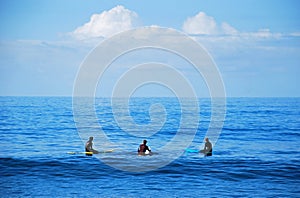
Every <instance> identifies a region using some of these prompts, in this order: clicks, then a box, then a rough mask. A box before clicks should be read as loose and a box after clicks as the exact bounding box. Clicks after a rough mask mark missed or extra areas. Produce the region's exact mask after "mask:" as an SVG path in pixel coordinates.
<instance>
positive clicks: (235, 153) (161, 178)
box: [0, 97, 300, 197]
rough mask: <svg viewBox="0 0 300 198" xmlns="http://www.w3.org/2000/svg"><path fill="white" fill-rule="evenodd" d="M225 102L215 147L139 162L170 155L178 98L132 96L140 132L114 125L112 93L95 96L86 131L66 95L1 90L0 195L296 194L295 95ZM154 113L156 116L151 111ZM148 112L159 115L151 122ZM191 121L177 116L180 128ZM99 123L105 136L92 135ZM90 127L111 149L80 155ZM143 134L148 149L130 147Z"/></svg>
mask: <svg viewBox="0 0 300 198" xmlns="http://www.w3.org/2000/svg"><path fill="white" fill-rule="evenodd" d="M226 102H227V106H226V117H225V121H224V126H223V128H222V133H221V134H220V136H219V138H218V141H217V142H216V143H215V145H214V147H213V156H211V157H203V155H202V154H199V153H194V152H181V153H180V155H178V156H177V157H175V158H174V160H171V161H170V162H169V163H167V164H165V165H163V166H159V167H155V166H154V167H152V169H151V170H149V171H147V170H142V171H139V170H138V167H139V165H136V164H135V163H144V164H150V165H151V164H155V163H158V164H159V162H160V161H159V160H162V158H161V157H160V156H172V152H173V150H172V149H173V148H171V149H168V147H164V145H165V144H167V143H168V142H170V141H173V139H172V137H174V136H176V131H177V130H178V128H179V126H180V121H181V119H180V114H181V111H180V108H179V107H180V105H179V104H178V103H179V102H178V100H177V99H176V98H134V99H132V100H130V112H129V114H130V117H132V119H133V120H134V122H135V123H136V124H138V126H139V129H140V130H144V131H143V132H142V133H140V134H139V133H138V132H136V133H128V131H134V130H135V128H134V127H135V126H133V125H132V123H130V122H127V119H124V122H122V123H121V125H122V127H120V126H119V125H118V124H120V122H121V121H122V119H121V121H120V120H119V123H118V122H117V121H116V118H115V117H114V113H116V112H117V111H118V109H116V110H115V111H112V108H111V105H110V99H109V98H97V99H96V100H95V112H96V115H97V118H98V120H97V122H98V123H94V122H93V123H89V122H86V126H84V127H83V128H81V129H80V130H82V129H83V131H87V133H86V134H82V132H81V133H80V132H78V131H79V129H78V128H77V127H78V126H77V125H76V121H75V120H74V116H73V109H72V98H71V97H0V112H1V113H0V145H1V150H0V158H1V159H0V173H1V177H0V195H1V197H300V188H299V186H300V171H299V170H300V147H299V146H300V98H227V101H226ZM157 103H159V104H160V106H163V107H164V110H163V112H162V111H160V110H158V111H156V110H155V109H154V110H153V111H151V112H150V113H149V107H150V106H151V105H153V104H157ZM120 104H121V103H120ZM199 107H200V115H190V116H192V117H195V116H199V118H200V119H199V125H198V128H197V130H196V133H195V134H194V135H193V139H192V140H191V143H190V144H189V146H188V147H187V148H188V149H202V147H203V139H204V138H205V137H206V136H205V135H206V131H207V129H208V126H209V123H210V116H211V112H210V111H211V108H210V100H209V99H199ZM120 109H122V106H120ZM162 113H163V114H164V113H165V114H164V115H165V116H161V115H162ZM82 116H83V118H84V119H86V120H88V118H85V117H84V116H85V114H82ZM160 117H161V120H163V121H164V122H163V123H160V122H159V119H158V120H157V118H160ZM152 118H155V119H156V121H158V125H151V124H150V125H149V123H151V122H152V121H153V119H152ZM155 119H154V120H155ZM127 123H128V124H127ZM190 124H192V123H183V124H182V125H183V127H184V128H185V129H186V132H187V133H188V130H189V125H190ZM97 125H99V126H101V129H102V130H103V131H104V133H105V138H107V139H109V141H111V142H113V143H112V144H107V143H104V142H103V141H102V139H101V138H99V137H100V136H99V137H98V135H99V132H98V130H99V126H97ZM143 125H146V127H143ZM185 125H187V126H185ZM151 127H152V128H151ZM160 127H161V128H160ZM157 129H159V131H156V133H155V130H157ZM126 130H127V131H126ZM147 130H149V131H152V133H151V135H147ZM153 131H154V132H153ZM89 135H93V136H95V139H94V147H95V148H96V149H97V150H107V149H114V152H109V153H102V154H98V155H93V156H85V154H84V153H81V152H83V151H84V144H85V142H86V141H87V139H86V138H84V139H83V140H82V139H81V137H85V136H89ZM184 138H185V137H183V138H182V139H184ZM143 139H147V140H148V144H149V146H151V149H152V151H153V153H154V155H153V156H138V155H137V148H138V145H139V144H140V143H141V141H142V140H143ZM116 145H117V146H116ZM162 148H163V149H162ZM158 151H159V152H158ZM68 152H76V153H75V154H69V153H68ZM174 152H175V151H174ZM128 167H133V169H128ZM134 167H135V168H136V169H134Z"/></svg>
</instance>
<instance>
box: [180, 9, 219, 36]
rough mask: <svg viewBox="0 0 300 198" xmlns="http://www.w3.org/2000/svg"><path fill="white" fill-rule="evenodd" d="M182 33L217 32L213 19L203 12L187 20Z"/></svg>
mask: <svg viewBox="0 0 300 198" xmlns="http://www.w3.org/2000/svg"><path fill="white" fill-rule="evenodd" d="M183 31H185V32H186V33H188V34H216V33H217V32H218V31H217V23H216V21H215V19H214V18H213V17H211V16H207V15H206V14H205V13H204V12H199V13H198V14H197V15H196V16H193V17H189V18H187V19H186V21H185V22H184V24H183Z"/></svg>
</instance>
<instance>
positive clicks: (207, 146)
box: [200, 138, 212, 156]
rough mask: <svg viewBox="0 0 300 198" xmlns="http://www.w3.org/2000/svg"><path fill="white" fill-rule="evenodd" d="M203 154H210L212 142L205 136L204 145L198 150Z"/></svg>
mask: <svg viewBox="0 0 300 198" xmlns="http://www.w3.org/2000/svg"><path fill="white" fill-rule="evenodd" d="M200 152H201V153H203V154H204V155H205V156H212V144H211V143H210V141H209V139H208V138H205V145H204V148H203V150H200Z"/></svg>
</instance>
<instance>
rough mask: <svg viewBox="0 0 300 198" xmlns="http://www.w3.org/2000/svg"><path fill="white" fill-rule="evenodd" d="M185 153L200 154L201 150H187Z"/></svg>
mask: <svg viewBox="0 0 300 198" xmlns="http://www.w3.org/2000/svg"><path fill="white" fill-rule="evenodd" d="M185 152H188V153H199V150H197V149H185Z"/></svg>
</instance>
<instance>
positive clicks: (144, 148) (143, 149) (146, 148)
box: [138, 140, 151, 155]
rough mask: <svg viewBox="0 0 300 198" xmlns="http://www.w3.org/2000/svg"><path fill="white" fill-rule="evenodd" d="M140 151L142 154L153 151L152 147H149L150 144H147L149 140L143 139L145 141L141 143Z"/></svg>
mask: <svg viewBox="0 0 300 198" xmlns="http://www.w3.org/2000/svg"><path fill="white" fill-rule="evenodd" d="M138 153H139V154H140V155H145V154H149V153H151V149H150V148H149V146H147V140H143V143H142V144H140V146H139V148H138Z"/></svg>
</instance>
